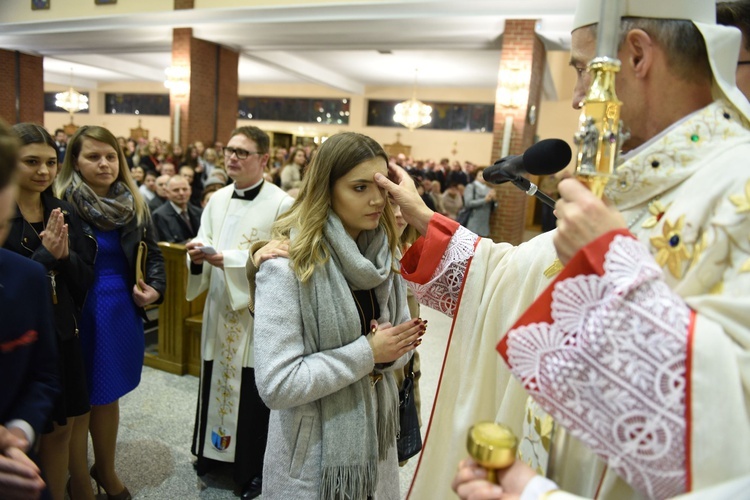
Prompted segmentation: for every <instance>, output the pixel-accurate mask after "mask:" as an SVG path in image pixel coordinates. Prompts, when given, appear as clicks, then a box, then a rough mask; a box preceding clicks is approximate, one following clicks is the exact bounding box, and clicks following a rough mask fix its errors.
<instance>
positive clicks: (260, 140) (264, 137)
mask: <svg viewBox="0 0 750 500" xmlns="http://www.w3.org/2000/svg"><path fill="white" fill-rule="evenodd" d="M238 134H242V135H244V136H245V137H247V138H248V139H250V140H252V141H253V142H255V145H256V146H257V147H258V153H260V154H262V155H264V154H266V153H268V148H269V147H270V145H271V140H270V139H269V138H268V134H266V133H265V132H263V131H262V130H261V129H259V128H258V127H253V126H249V125H248V126H245V127H238V128H236V129H234V130H232V137H234V136H235V135H238Z"/></svg>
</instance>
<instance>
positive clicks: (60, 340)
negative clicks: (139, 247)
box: [4, 123, 96, 500]
mask: <svg viewBox="0 0 750 500" xmlns="http://www.w3.org/2000/svg"><path fill="white" fill-rule="evenodd" d="M13 131H14V132H15V134H16V135H17V136H18V138H19V139H20V141H21V148H20V150H19V161H18V168H17V169H16V172H17V180H18V187H19V189H18V195H17V196H16V215H15V217H14V218H13V219H12V227H11V231H10V234H9V235H8V239H7V240H6V241H5V244H4V247H5V248H7V249H8V250H11V251H13V252H16V253H18V254H21V255H23V256H25V257H28V258H30V259H32V260H35V261H37V262H39V263H40V264H42V265H43V266H44V267H45V269H46V270H47V277H48V279H49V284H50V292H51V295H50V296H49V297H39V300H44V299H47V300H49V301H50V303H52V309H53V311H54V322H55V331H56V333H57V353H58V372H59V376H60V382H61V383H60V385H61V388H62V392H61V394H60V396H59V397H58V398H57V400H56V402H55V406H54V408H53V411H52V415H51V417H52V418H51V422H50V424H49V426H48V427H47V429H45V434H42V437H41V446H40V449H39V459H40V462H41V465H42V468H43V469H44V473H45V476H46V479H47V486H48V488H49V491H50V493H51V495H52V498H53V499H55V500H62V499H63V497H64V494H65V481H66V479H67V478H68V461H69V451H68V446H69V444H70V437H71V433H72V431H73V429H74V428H75V426H76V425H77V423H78V422H79V421H80V420H84V421H85V422H87V421H88V412H89V409H90V407H89V395H88V390H87V386H86V372H85V370H84V363H83V355H82V353H81V343H80V338H79V325H80V323H81V309H82V307H83V303H84V299H85V298H86V292H87V291H88V289H89V287H90V286H91V284H92V283H93V281H94V257H95V253H96V243H95V242H94V240H93V236H92V235H91V234H90V232H89V231H88V230H86V231H84V228H83V225H82V224H81V220H80V219H79V218H78V216H77V215H76V213H75V211H74V210H73V207H71V206H70V205H69V204H68V203H66V202H64V201H61V200H58V199H56V198H55V197H53V196H52V190H51V186H52V182H53V181H54V180H55V176H56V174H57V150H56V149H55V141H54V140H53V139H52V136H50V135H49V133H48V132H47V131H46V130H45V129H44V128H43V127H41V126H39V125H35V124H32V123H19V124H16V125H14V126H13ZM85 425H86V424H85V423H84V429H85Z"/></svg>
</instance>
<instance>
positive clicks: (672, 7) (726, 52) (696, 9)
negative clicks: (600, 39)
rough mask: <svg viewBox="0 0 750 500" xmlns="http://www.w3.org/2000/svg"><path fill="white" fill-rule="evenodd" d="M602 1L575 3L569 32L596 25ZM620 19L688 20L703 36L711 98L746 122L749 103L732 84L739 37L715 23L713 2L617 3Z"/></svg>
mask: <svg viewBox="0 0 750 500" xmlns="http://www.w3.org/2000/svg"><path fill="white" fill-rule="evenodd" d="M603 1H611V0H579V2H578V7H577V8H576V14H575V18H574V20H573V31H575V30H576V29H578V28H581V27H583V26H588V25H591V24H597V23H598V22H599V16H600V9H601V5H602V3H603ZM619 6H620V13H621V16H622V17H644V18H650V19H682V20H686V21H692V22H693V24H695V26H696V27H697V28H698V31H700V32H701V34H702V35H703V40H704V41H705V42H706V47H707V48H708V60H709V62H710V63H711V72H712V73H713V76H714V83H715V85H714V96H716V97H718V96H722V97H724V98H725V99H727V100H729V101H731V102H732V104H734V106H735V107H736V108H737V110H738V111H740V112H741V113H742V114H743V115H744V116H745V118H746V119H747V120H750V103H748V100H747V98H746V97H745V95H744V94H743V93H742V92H740V90H739V89H738V88H737V85H736V83H735V75H736V71H737V58H738V56H739V52H740V43H742V34H741V33H740V31H739V30H738V29H737V28H734V27H729V26H721V25H717V24H716V2H715V1H714V0H619Z"/></svg>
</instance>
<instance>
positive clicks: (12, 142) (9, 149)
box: [0, 119, 18, 189]
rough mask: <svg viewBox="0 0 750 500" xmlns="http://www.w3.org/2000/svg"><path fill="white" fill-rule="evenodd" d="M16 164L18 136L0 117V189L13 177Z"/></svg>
mask: <svg viewBox="0 0 750 500" xmlns="http://www.w3.org/2000/svg"><path fill="white" fill-rule="evenodd" d="M17 164H18V138H17V137H16V135H15V134H14V133H13V130H12V129H11V128H10V127H9V126H8V124H7V123H5V122H4V121H3V120H2V119H0V189H4V188H5V187H7V186H8V184H10V181H11V180H12V179H13V172H15V170H16V166H17Z"/></svg>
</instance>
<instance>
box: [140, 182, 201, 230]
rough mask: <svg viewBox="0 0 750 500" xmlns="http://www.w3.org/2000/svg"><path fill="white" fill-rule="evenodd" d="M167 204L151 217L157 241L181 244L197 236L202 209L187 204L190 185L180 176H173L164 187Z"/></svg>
mask: <svg viewBox="0 0 750 500" xmlns="http://www.w3.org/2000/svg"><path fill="white" fill-rule="evenodd" d="M165 191H166V194H167V199H168V200H169V202H168V203H164V204H163V205H162V206H160V207H159V208H157V209H156V210H154V212H153V213H152V214H151V217H152V218H153V219H154V226H156V232H157V233H158V240H159V241H168V242H170V243H183V242H185V241H187V240H189V239H192V238H194V237H195V235H196V234H198V228H199V227H200V224H201V213H202V212H203V209H201V208H198V207H196V206H195V205H192V204H190V203H188V202H189V201H190V194H191V193H192V190H191V189H190V184H188V181H187V179H185V178H184V177H183V176H181V175H174V176H172V177H170V179H169V180H168V181H167V185H166V187H165Z"/></svg>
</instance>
